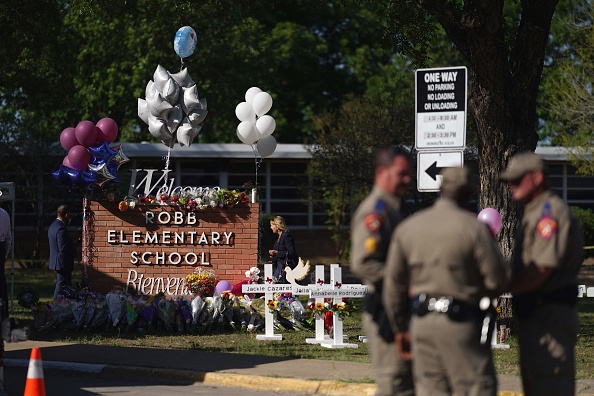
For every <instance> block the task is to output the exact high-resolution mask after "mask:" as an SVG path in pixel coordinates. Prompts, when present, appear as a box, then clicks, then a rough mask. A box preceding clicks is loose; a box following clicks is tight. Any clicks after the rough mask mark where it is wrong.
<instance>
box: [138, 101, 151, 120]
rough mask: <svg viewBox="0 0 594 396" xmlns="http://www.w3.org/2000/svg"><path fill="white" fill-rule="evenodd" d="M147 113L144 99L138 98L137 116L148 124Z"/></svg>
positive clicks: (146, 104)
mask: <svg viewBox="0 0 594 396" xmlns="http://www.w3.org/2000/svg"><path fill="white" fill-rule="evenodd" d="M149 114H150V112H149V109H148V103H146V100H144V99H140V98H138V117H140V119H141V120H142V121H144V123H145V124H148V115H149Z"/></svg>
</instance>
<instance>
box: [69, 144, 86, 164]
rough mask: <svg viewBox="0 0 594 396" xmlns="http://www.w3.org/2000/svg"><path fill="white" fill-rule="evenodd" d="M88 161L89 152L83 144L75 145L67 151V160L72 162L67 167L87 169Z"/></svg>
mask: <svg viewBox="0 0 594 396" xmlns="http://www.w3.org/2000/svg"><path fill="white" fill-rule="evenodd" d="M90 161H91V153H90V152H89V150H88V149H87V148H86V147H84V146H81V145H77V146H74V147H72V148H71V149H70V150H69V151H68V162H70V164H72V166H71V167H69V168H72V169H78V170H87V167H88V166H89V162H90Z"/></svg>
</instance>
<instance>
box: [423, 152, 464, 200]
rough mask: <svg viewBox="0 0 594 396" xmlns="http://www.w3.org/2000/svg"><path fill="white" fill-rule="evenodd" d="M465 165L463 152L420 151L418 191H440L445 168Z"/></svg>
mask: <svg viewBox="0 0 594 396" xmlns="http://www.w3.org/2000/svg"><path fill="white" fill-rule="evenodd" d="M463 165H464V152H463V151H419V152H418V153H417V190H419V192H435V191H439V187H440V186H441V176H440V175H439V172H441V170H442V169H443V168H452V167H461V166H463Z"/></svg>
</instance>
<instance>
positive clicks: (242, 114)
mask: <svg viewBox="0 0 594 396" xmlns="http://www.w3.org/2000/svg"><path fill="white" fill-rule="evenodd" d="M235 115H236V116H237V118H238V119H239V121H249V122H252V123H253V122H255V121H256V113H255V112H254V108H253V107H252V105H251V104H250V103H248V102H241V103H240V104H238V105H237V107H235Z"/></svg>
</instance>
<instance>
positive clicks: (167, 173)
mask: <svg viewBox="0 0 594 396" xmlns="http://www.w3.org/2000/svg"><path fill="white" fill-rule="evenodd" d="M170 157H171V147H170V146H167V156H166V157H165V175H164V179H165V184H167V179H168V177H167V176H168V175H169V172H167V171H168V170H169V158H170Z"/></svg>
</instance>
